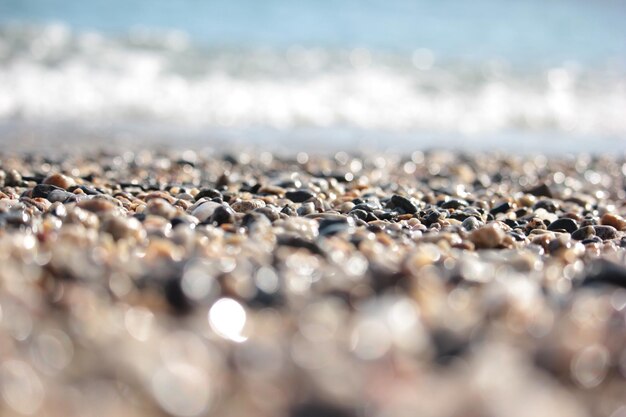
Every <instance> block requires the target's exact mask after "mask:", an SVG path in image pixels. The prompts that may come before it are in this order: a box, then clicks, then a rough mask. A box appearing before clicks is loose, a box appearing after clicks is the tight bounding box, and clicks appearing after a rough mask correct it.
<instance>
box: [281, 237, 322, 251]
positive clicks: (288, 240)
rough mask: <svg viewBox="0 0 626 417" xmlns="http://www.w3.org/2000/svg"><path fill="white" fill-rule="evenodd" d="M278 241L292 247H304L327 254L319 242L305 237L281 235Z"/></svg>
mask: <svg viewBox="0 0 626 417" xmlns="http://www.w3.org/2000/svg"><path fill="white" fill-rule="evenodd" d="M276 241H277V242H276V243H277V244H278V245H282V246H290V247H292V248H303V249H307V250H308V251H309V252H311V253H314V254H316V255H321V256H326V254H325V253H324V251H323V250H322V248H320V247H319V246H318V244H317V243H315V242H311V241H309V240H306V239H303V238H301V237H299V236H294V235H290V234H283V235H279V236H278V238H277V239H276Z"/></svg>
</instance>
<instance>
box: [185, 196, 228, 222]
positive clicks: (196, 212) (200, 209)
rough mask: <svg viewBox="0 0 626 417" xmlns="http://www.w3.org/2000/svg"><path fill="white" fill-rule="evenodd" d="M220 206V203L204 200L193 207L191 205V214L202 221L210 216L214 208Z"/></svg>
mask: <svg viewBox="0 0 626 417" xmlns="http://www.w3.org/2000/svg"><path fill="white" fill-rule="evenodd" d="M221 206H222V205H221V204H220V203H216V202H214V201H204V202H203V203H201V204H198V205H197V206H196V207H195V208H194V207H193V206H192V207H191V215H192V216H194V217H196V218H197V219H198V220H199V221H200V222H204V221H206V220H207V219H208V218H209V217H211V215H212V214H213V212H214V211H215V209H216V208H218V207H221Z"/></svg>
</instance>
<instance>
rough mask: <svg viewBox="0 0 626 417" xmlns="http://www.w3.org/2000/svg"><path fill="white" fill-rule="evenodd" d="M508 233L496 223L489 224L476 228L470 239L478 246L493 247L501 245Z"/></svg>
mask: <svg viewBox="0 0 626 417" xmlns="http://www.w3.org/2000/svg"><path fill="white" fill-rule="evenodd" d="M505 236H506V234H505V233H504V230H502V228H501V227H500V226H498V225H497V224H494V223H490V224H487V225H486V226H485V227H482V228H480V229H477V230H474V231H473V232H472V233H471V234H470V236H469V239H470V241H471V242H472V243H474V244H475V245H476V247H477V248H481V249H491V248H497V247H498V246H500V244H501V243H502V241H503V240H504V238H505Z"/></svg>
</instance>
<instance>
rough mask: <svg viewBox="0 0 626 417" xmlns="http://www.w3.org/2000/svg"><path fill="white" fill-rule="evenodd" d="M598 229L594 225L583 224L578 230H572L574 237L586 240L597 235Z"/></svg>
mask: <svg viewBox="0 0 626 417" xmlns="http://www.w3.org/2000/svg"><path fill="white" fill-rule="evenodd" d="M595 234H596V231H595V229H594V228H593V226H583V227H581V228H580V229H578V230H575V231H574V232H572V239H576V240H585V239H589V238H590V237H591V236H595Z"/></svg>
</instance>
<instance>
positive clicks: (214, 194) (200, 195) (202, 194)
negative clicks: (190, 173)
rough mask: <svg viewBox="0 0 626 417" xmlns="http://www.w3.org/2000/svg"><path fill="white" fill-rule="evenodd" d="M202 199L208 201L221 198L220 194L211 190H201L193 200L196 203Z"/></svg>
mask: <svg viewBox="0 0 626 417" xmlns="http://www.w3.org/2000/svg"><path fill="white" fill-rule="evenodd" d="M204 197H206V198H208V199H209V200H210V199H212V198H222V193H220V192H219V191H217V190H216V189H213V188H203V189H201V190H200V191H199V192H198V194H196V197H195V198H196V201H198V200H200V199H201V198H204Z"/></svg>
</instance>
